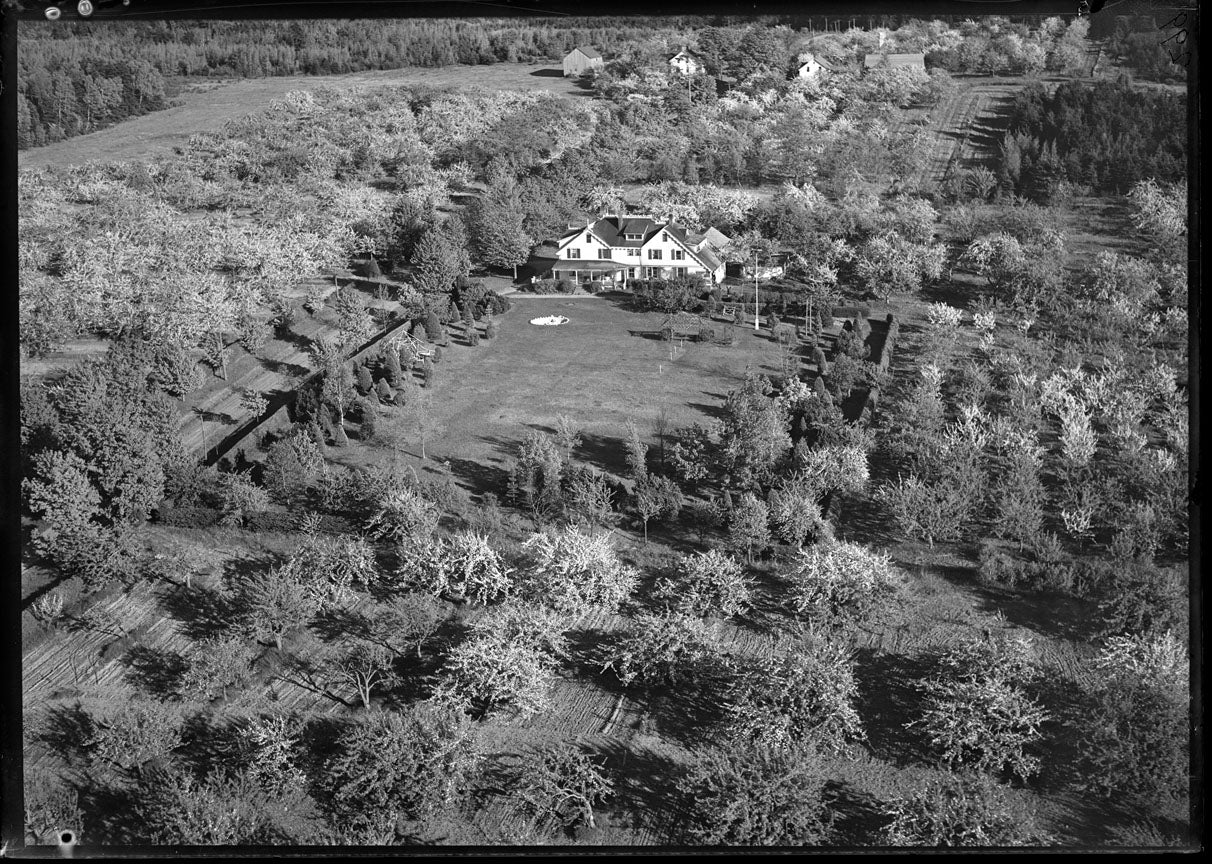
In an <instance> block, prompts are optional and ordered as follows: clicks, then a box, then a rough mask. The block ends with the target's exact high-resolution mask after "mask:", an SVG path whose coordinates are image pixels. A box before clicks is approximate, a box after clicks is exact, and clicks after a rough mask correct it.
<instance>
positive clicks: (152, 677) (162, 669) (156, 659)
mask: <svg viewBox="0 0 1212 864" xmlns="http://www.w3.org/2000/svg"><path fill="white" fill-rule="evenodd" d="M122 663H123V664H124V665H125V666H126V667H127V670H126V679H127V680H128V681H129V682H130V683H131V684H133V685H135V686H136V687H138V688H140V689H141V690H144V691H146V692H147V693H149V694H151V695H152V696H155V697H156V698H158V699H163V698H165V697H168V696H172V695H175V694H176V692H177V688H178V687H179V686H180V683H181V676H182V675H184V674H185V670H186V669H188V668H189V664H188V663H187V661H186V660H185V658H184V657H182V656H181V655H180V654H178V653H177V652H176V651H167V650H164V649H161V648H150V647H148V646H147V645H135V646H134V647H132V648H131V649H130V650H129V651H127V652H126V654H125V655H124V656H123V657H122Z"/></svg>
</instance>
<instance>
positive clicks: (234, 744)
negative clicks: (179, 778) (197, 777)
mask: <svg viewBox="0 0 1212 864" xmlns="http://www.w3.org/2000/svg"><path fill="white" fill-rule="evenodd" d="M181 733H182V734H181V746H180V747H179V748H178V749H177V751H176V753H177V756H178V758H180V759H181V760H182V761H183V762H185V763H186V764H188V765H189V766H190V767H191V768H192V769H193V770H194V771H196V772H199V773H205V772H208V771H210V770H212V769H213V768H214V767H215V766H216V765H223V766H224V767H227V768H234V767H236V766H237V765H238V764H239V761H240V758H239V757H240V755H241V750H242V749H243V746H242V742H241V740H240V725H239V722H238V721H236V720H233V719H231V718H229V717H225V716H224V715H222V714H212V713H210V712H200V713H197V714H192V715H190V716H189V717H187V718H186V719H185V724H184V726H183V727H182V729H181Z"/></svg>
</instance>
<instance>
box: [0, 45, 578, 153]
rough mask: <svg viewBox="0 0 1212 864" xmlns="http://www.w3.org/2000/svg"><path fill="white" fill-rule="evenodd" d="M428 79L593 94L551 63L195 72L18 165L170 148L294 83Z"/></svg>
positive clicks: (364, 84)
mask: <svg viewBox="0 0 1212 864" xmlns="http://www.w3.org/2000/svg"><path fill="white" fill-rule="evenodd" d="M408 86H427V87H438V88H452V89H466V90H481V91H482V90H525V91H543V90H546V91H550V92H552V93H555V94H557V95H560V96H567V97H569V98H592V95H591V93H590V91H589V90H587V89H585V88H583V87H581V86H580V85H578V84H577V83H576V81H575V80H573V79H570V78H564V77H563V74H562V73H561V71H560V70H559V68H557V66H556V64H553V63H537V64H535V63H494V64H489V65H485V66H441V67H435V68H408V69H388V70H384V71H377V72H353V73H350V74H347V75H292V76H284V77H276V78H248V79H240V80H221V81H216V80H215V79H205V78H203V79H197V80H195V81H192V82H190V83H188V84H186V85H184V86H183V87H182V92H181V96H180V97H179V100H178V102H179V104H177V105H175V106H173V107H172V108H166V109H165V110H163V111H155V112H152V113H151V114H144V115H143V116H141V117H133V118H131V119H129V120H125V121H123V122H121V123H119V124H117V125H115V126H111V127H109V128H108V129H101V130H98V131H96V132H90V133H89V134H87V135H79V136H77V137H75V138H69V139H67V140H65V141H58V142H56V143H54V144H48V145H46V146H45V147H35V148H32V149H29V150H23V151H21V152H20V153H19V154H18V165H19V167H20V168H41V167H44V166H46V165H79V164H82V163H84V162H89V161H92V160H102V161H116V160H125V159H148V158H151V157H154V156H165V155H171V154H172V151H173V147H175V146H177V145H180V144H184V143H185V142H186V141H187V140H188V139H189V137H190V136H191V135H194V134H197V133H199V132H212V131H214V130H216V129H219V128H221V127H222V126H223V124H224V123H226V122H227V121H228V120H233V119H235V118H237V117H243V116H244V115H246V114H252V113H253V112H256V111H261V110H264V109H265V108H267V107H268V106H269V103H270V102H272V101H273V100H275V99H281V98H282V97H283V96H285V95H286V94H287V93H289V92H291V91H292V90H314V89H318V88H320V87H336V88H339V89H361V88H369V87H408Z"/></svg>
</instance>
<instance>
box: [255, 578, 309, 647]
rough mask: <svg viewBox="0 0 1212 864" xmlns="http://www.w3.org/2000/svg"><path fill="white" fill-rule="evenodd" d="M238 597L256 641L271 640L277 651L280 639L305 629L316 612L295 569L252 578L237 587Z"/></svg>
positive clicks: (306, 587) (305, 585) (280, 644)
mask: <svg viewBox="0 0 1212 864" xmlns="http://www.w3.org/2000/svg"><path fill="white" fill-rule="evenodd" d="M241 595H242V603H241V605H242V606H243V608H244V609H245V610H246V613H247V615H248V619H249V623H250V624H251V626H252V629H253V633H254V635H255V636H256V638H258V639H273V641H274V645H276V646H277V648H278V650H279V651H281V650H282V637H283V636H285V635H286V634H287V633H289V632H290V631H292V630H294V629H296V628H298V627H304V626H306V625H307V622H308V621H309V620H311V617H312V616H313V615H315V613H316V612H317V610H318V603H317V602H316V597H315V594H314V592H313V590H312V589H311V586H309V585H307V584H305V583H304V581H303V574H302V572H301V568H300V567H298V566H297V565H291V564H287V565H285V566H282V567H275V568H273V569H271V570H268V571H265V572H261V573H256V574H253V575H252V576H250V577H249V578H248V579H247V580H246V581H245V583H244V584H243V585H242V586H241Z"/></svg>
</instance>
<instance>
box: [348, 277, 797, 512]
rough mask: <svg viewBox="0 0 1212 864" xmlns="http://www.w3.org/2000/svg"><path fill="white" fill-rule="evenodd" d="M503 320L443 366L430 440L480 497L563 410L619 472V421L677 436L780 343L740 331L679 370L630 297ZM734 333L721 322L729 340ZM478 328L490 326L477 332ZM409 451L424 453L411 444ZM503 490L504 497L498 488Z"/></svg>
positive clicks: (390, 416) (517, 309)
mask: <svg viewBox="0 0 1212 864" xmlns="http://www.w3.org/2000/svg"><path fill="white" fill-rule="evenodd" d="M512 300H513V303H514V305H513V309H511V310H510V311H509V312H508V313H507V314H506V315H505V316H503V317H501V318H500V319H499V322H498V323H499V327H500V333H499V335H498V337H497V338H496V340H494V341H492V342H483V341H482V342H481V343H480V345H479V346H478V347H476V348H470V347H467V345H466V344H465V341H464V339H463V337H462V334H461V333H460V332H459V330H461V326H462V325H457V326H456V327H455V328H452V329H453V330H454V331H455V332H454V333H452V342H453V343H458V344H454V345H452V347H451V348H449V349H446V350H444V352H443V356H442V360H441V362H440V363H439V365H438V367H437V377H436V381H435V385H434V391H433V405H434V416H435V418H436V419H437V421H438V425H439V428H440V432H439V433H438V434H437V435H435V436H434V438H433V439H432V440H431V441H430V442H429V443H428V445H427V451H428V454H427V455H428V456H429V457H430V459H431V460H433V459H437V460H449V461H450V463H451V468H452V470H453V472H454V475H455V477H456V479H458V480H460V481H461V482H463V483H464V484H465V485H467V486H468V487H469V488H471V489H473V490H474V491H476V492H483V491H489V490H488V489H486V488H483V487H484V483H485V482H492V481H491V480H490V479H489V478H491V477H493V475H496V480H503V475H497V474H496V470H494V469H500V468H502V467H503V465H504V463H505V462H507V461H508V459H509V458H510V457H512V455H513V453H514V452H515V448H516V445H517V444H518V443H520V442H521V441H522V439H523V438H524V437H525V436H526V434H527V432H529V431H530V430H531V429H547V430H551V431H554V428H555V421H556V418H557V417H559V416H560V415H561V414H567V415H568V416H569V417H572V418H573V419H574V420H576V421H578V422H579V423H580V424H581V426H582V428H583V430H584V443H583V444H582V447H581V449H580V450H579V451H578V452H577V454H576V455H577V456H578V457H579V458H581V459H583V460H588V461H591V462H594V463H596V464H598V465H599V467H604V468H607V469H612V470H621V469H622V467H623V454H622V448H621V443H620V442H619V441H618V439H620V438H621V437H622V435H623V424H625V423H626V422H627V420H628V418H632V419H634V420H635V421H636V423H637V424H638V425H639V426H640V430H641V432H642V434H644V435H645V437H647V438H649V439H650V440H651V439H652V437H653V436H652V425H653V421H654V420H655V419H656V417H657V414H658V412H659V411H660V410H661V408H662V407H664V409H665V411H666V414H667V420H668V425H669V427H670V428H673V427H676V426H684V425H688V424H690V423H695V422H700V423H701V422H705V421H706V420H707V419H709V418H710V417H712V416H715V415H716V414H717V413H718V411H719V408H720V406H721V404H722V402H723V399H724V397H725V396H726V395H727V393H728V391H729V390H731V389H733V388H735V387H737V386H738V385H739V383H740V382H741V380H742V379H743V378H744V375H745V372H746V370H747V369H754V370H756V371H759V372H763V373H766V374H774V373H777V371H778V362H779V347H778V345H777V344H776V343H775V342H774V341H773V340H772V339H771V338H770V335H769V333H768V332H767V331H763V332H762V333H760V334H756V335H755V334H754V332H753V330H752V329H751V328H749V329H742V328H737V336H738V338H737V344H736V345H734V346H732V347H726V346H722V345H715V344H707V343H704V344H699V343H691V342H686V343H684V345H683V347H682V349H681V350H680V351H678V352H677V353H676V357H675V359H674V360H673V362H670V359H669V345H668V343H665V342H662V341H661V340H660V339H659V338H657V336H656V331H657V330H658V329H659V328H660V325H661V322H662V320H663V319H664V317H665V316H664V315H663V314H661V313H655V312H654V313H640V312H633V311H630V310H629V309H628V308H627V306H626V304H627V298H625V297H622V296H610V297H589V296H586V297H576V298H565V297H559V298H555V297H548V298H543V297H526V296H525V295H514V296H513V297H512ZM547 315H563V316H564V317H566V318H568V319H569V322H568V323H567V324H564V325H561V326H559V327H539V326H534V325H532V324H530V323H529V321H530V319H531V318H535V317H539V316H547ZM728 326H731V325H728V324H723V323H717V324H716V331H717V333H721V332H722V331H723V329H724V328H725V327H728ZM481 329H482V328H481ZM403 424H404V421H403V419H402V418H401V415H400V412H399V411H397V410H396V409H391V408H388V409H384V416H383V417H382V419H381V420H380V426H381V427H391V426H393V425H394V426H396V427H397V428H400V429H402V428H403ZM407 440H408V441H409V442H410V443H409V445H408V449H409V450H410V451H411V452H413V453H419V452H420V443H419V441H417V440H413V439H411V438H409V439H407ZM329 455H330V456H331V457H334V458H335V459H336V460H339V461H341V462H345V463H346V464H368V463H370V462H373V461H377V460H381V459H382V458H383V453H382V451H381V450H379V449H378V448H367V447H361V446H357V445H355V446H353V447H351V448H350V449H349V450H346V451H335V450H330V451H329ZM493 491H497V492H498V494H499V490H493Z"/></svg>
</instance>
